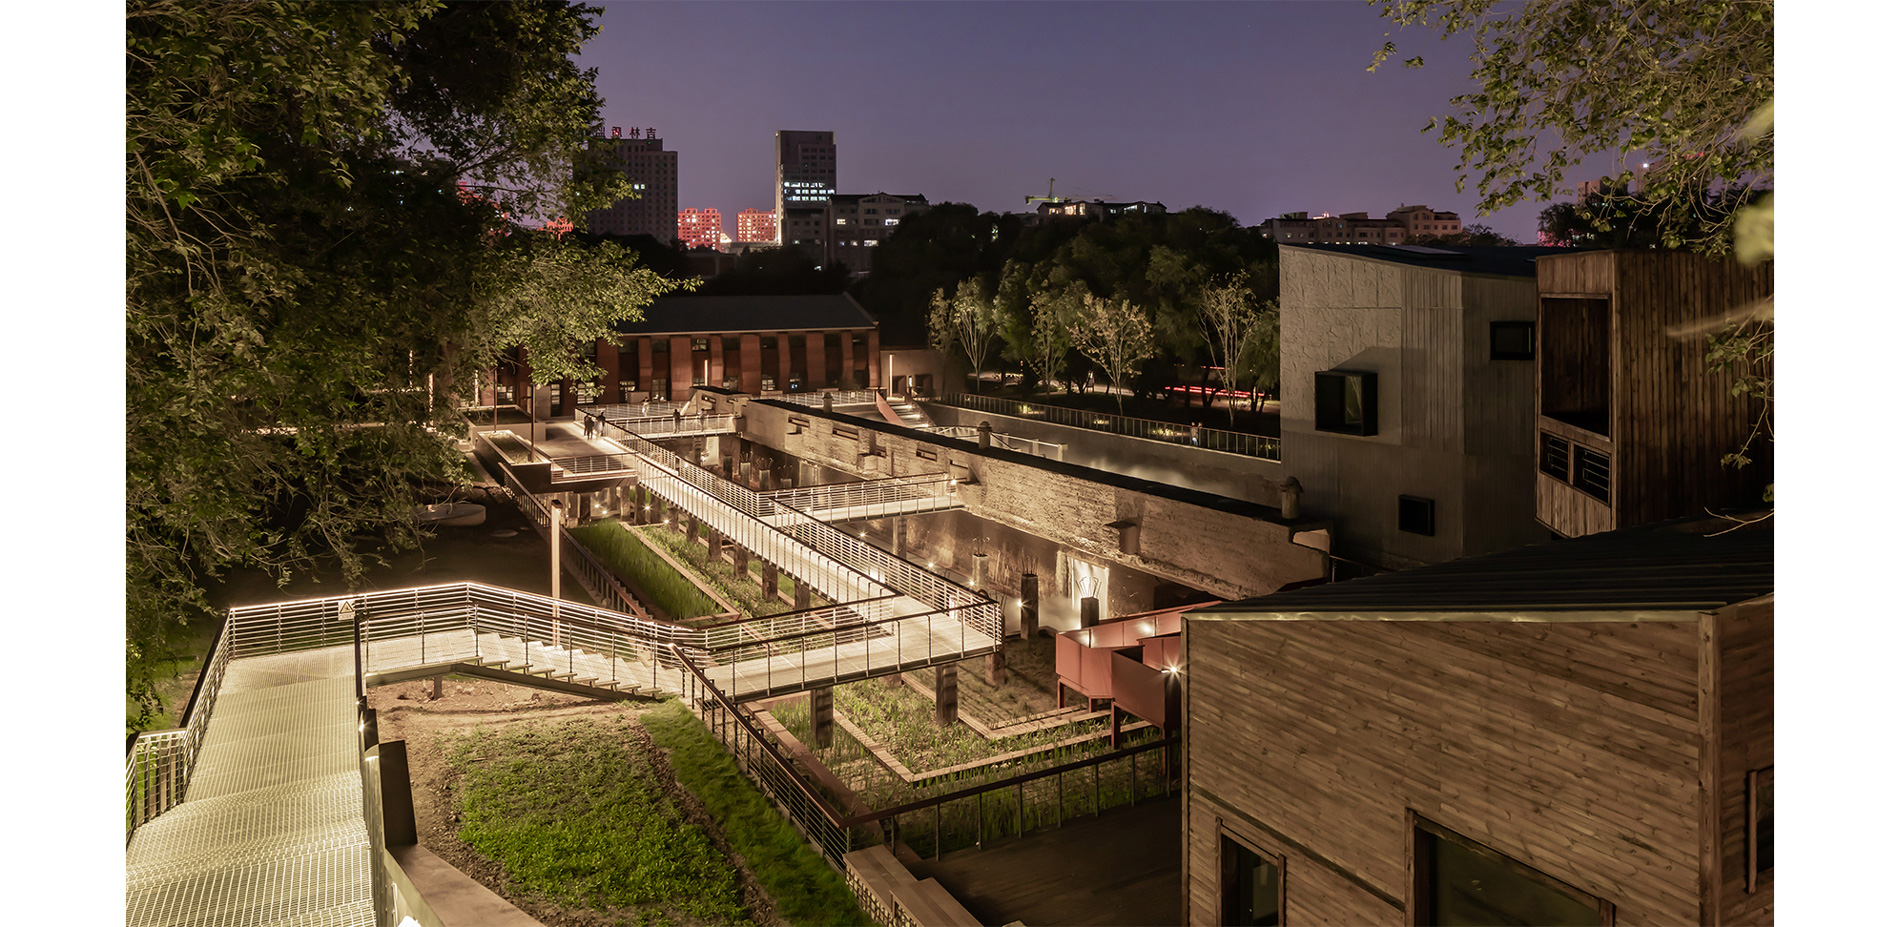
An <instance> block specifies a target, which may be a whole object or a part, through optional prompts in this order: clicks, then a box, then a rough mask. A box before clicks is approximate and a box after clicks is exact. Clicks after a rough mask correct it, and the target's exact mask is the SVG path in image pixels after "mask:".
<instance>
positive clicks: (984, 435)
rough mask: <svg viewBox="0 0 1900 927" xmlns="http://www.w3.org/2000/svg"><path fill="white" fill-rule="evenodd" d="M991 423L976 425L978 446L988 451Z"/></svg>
mask: <svg viewBox="0 0 1900 927" xmlns="http://www.w3.org/2000/svg"><path fill="white" fill-rule="evenodd" d="M991 430H992V429H991V428H990V423H989V422H978V423H976V446H977V447H980V448H985V449H987V448H988V447H989V446H990V432H991Z"/></svg>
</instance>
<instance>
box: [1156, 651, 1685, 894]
mask: <svg viewBox="0 0 1900 927" xmlns="http://www.w3.org/2000/svg"><path fill="white" fill-rule="evenodd" d="M1187 648H1188V649H1187V657H1186V660H1187V678H1188V691H1189V701H1188V702H1187V708H1188V712H1189V717H1188V719H1187V729H1188V730H1189V731H1190V732H1191V733H1190V740H1189V750H1190V755H1189V758H1188V765H1187V771H1188V774H1189V783H1188V785H1189V788H1190V800H1191V801H1193V800H1194V799H1193V797H1192V796H1193V795H1194V794H1195V792H1196V791H1198V792H1202V793H1205V795H1206V796H1208V801H1209V802H1210V803H1211V802H1214V801H1219V802H1223V803H1225V804H1226V805H1228V806H1230V807H1232V808H1234V809H1237V810H1238V811H1240V812H1244V813H1245V814H1246V815H1247V816H1249V817H1251V818H1252V819H1254V820H1256V821H1258V822H1260V823H1261V824H1263V825H1264V826H1265V827H1268V828H1271V829H1272V830H1273V831H1274V832H1276V833H1278V834H1280V835H1282V837H1283V838H1284V839H1283V841H1282V842H1284V843H1287V844H1297V845H1298V846H1299V847H1301V848H1302V853H1301V854H1300V855H1295V854H1292V853H1289V859H1288V864H1287V865H1288V877H1289V879H1290V880H1291V881H1290V886H1298V885H1300V884H1301V883H1300V881H1299V879H1300V878H1301V877H1300V876H1296V874H1295V870H1296V869H1307V868H1311V866H1319V867H1320V868H1325V869H1329V870H1330V871H1332V872H1334V873H1336V874H1338V876H1339V879H1338V880H1332V879H1329V878H1322V877H1319V876H1316V875H1315V876H1307V877H1306V878H1308V881H1307V883H1306V886H1305V888H1304V890H1302V891H1295V890H1294V888H1292V887H1290V888H1289V891H1288V897H1287V905H1288V919H1289V922H1291V923H1395V922H1398V921H1397V918H1395V917H1393V916H1392V915H1391V914H1390V912H1389V911H1388V912H1386V913H1384V914H1379V912H1380V910H1381V908H1389V905H1388V904H1387V903H1386V902H1385V901H1384V900H1382V899H1383V898H1403V897H1405V894H1406V880H1407V860H1406V855H1407V847H1408V842H1407V841H1408V837H1409V835H1408V834H1407V831H1406V810H1407V809H1408V808H1409V809H1414V810H1417V811H1419V812H1420V813H1422V814H1424V815H1426V816H1427V817H1430V818H1431V819H1432V820H1434V821H1437V822H1438V823H1440V824H1442V825H1444V826H1446V827H1449V828H1452V829H1454V830H1457V831H1459V832H1461V833H1464V834H1467V835H1469V836H1471V837H1472V838H1473V839H1476V840H1479V841H1481V842H1483V843H1485V844H1487V845H1489V846H1491V847H1494V848H1495V849H1497V850H1498V851H1500V852H1502V853H1505V854H1508V855H1510V856H1512V857H1513V858H1516V859H1518V860H1520V861H1522V862H1524V863H1526V864H1528V865H1531V866H1534V867H1536V868H1538V869H1540V870H1542V871H1543V872H1546V873H1548V874H1549V875H1551V876H1553V877H1555V878H1559V879H1562V880H1564V881H1566V882H1569V883H1570V884H1573V885H1576V886H1578V887H1579V888H1582V889H1584V890H1586V891H1589V892H1592V893H1594V894H1597V895H1600V896H1603V897H1606V898H1608V899H1610V900H1611V901H1613V902H1614V903H1615V904H1616V906H1617V921H1618V923H1620V924H1627V925H1635V924H1664V923H1666V924H1679V923H1687V922H1691V921H1694V920H1695V919H1696V917H1697V913H1698V879H1697V872H1698V869H1697V858H1698V856H1697V853H1698V837H1699V833H1700V831H1699V830H1698V826H1697V824H1698V821H1697V817H1696V813H1695V808H1696V795H1697V786H1698V774H1699V770H1700V765H1699V760H1700V748H1701V744H1702V740H1701V738H1700V736H1699V734H1698V727H1697V719H1698V714H1697V708H1698V702H1697V697H1696V687H1697V657H1696V654H1697V639H1696V624H1695V622H1693V621H1685V622H1647V623H1642V624H1621V623H1542V622H1458V621H1353V620H1307V621H1293V620H1281V621H1269V620H1234V621H1226V620H1212V619H1190V622H1189V630H1188V634H1187ZM1195 807H1197V808H1198V807H1199V806H1198V805H1196V806H1195ZM1194 839H1195V840H1200V839H1202V835H1201V834H1200V833H1199V832H1198V831H1197V832H1196V834H1195V836H1194ZM1197 846H1200V845H1199V844H1197ZM1201 849H1202V851H1204V850H1205V849H1206V848H1205V847H1204V846H1203V847H1202V848H1201ZM1301 859H1307V860H1308V861H1309V863H1310V865H1308V864H1302V863H1301ZM1320 861H1323V862H1320ZM1189 862H1190V865H1189V869H1188V871H1187V873H1186V874H1185V878H1186V880H1187V882H1186V885H1185V886H1184V888H1185V890H1186V891H1187V892H1189V893H1190V894H1191V895H1196V897H1195V898H1193V899H1191V900H1190V905H1191V906H1199V907H1194V910H1197V911H1205V910H1212V909H1211V908H1207V907H1205V906H1207V905H1211V904H1213V903H1214V899H1213V898H1212V897H1211V896H1209V895H1208V894H1207V893H1208V892H1209V883H1208V881H1207V878H1206V877H1205V876H1204V875H1202V874H1200V873H1199V872H1198V870H1200V869H1202V868H1204V867H1206V866H1209V865H1216V864H1217V862H1218V860H1217V859H1215V858H1214V857H1211V856H1206V855H1200V851H1196V852H1195V853H1191V854H1190V861H1189ZM1216 878H1217V876H1216ZM1341 880H1343V885H1345V886H1346V887H1341V885H1342V881H1341ZM1196 893H1198V894H1196ZM1342 893H1343V894H1344V895H1345V896H1347V897H1343V898H1342V897H1339V896H1340V895H1341V894H1342ZM1375 915H1378V916H1375ZM1192 922H1193V923H1211V922H1212V921H1211V920H1202V919H1201V918H1200V917H1199V916H1198V915H1197V916H1194V917H1193V919H1192Z"/></svg>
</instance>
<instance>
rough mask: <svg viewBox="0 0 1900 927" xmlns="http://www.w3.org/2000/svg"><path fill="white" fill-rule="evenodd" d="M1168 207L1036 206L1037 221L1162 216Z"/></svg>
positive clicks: (1091, 203)
mask: <svg viewBox="0 0 1900 927" xmlns="http://www.w3.org/2000/svg"><path fill="white" fill-rule="evenodd" d="M1167 211H1168V207H1167V206H1164V205H1162V204H1161V203H1150V202H1146V201H1144V200H1134V201H1132V202H1126V203H1108V202H1104V201H1102V200H1062V201H1059V202H1044V203H1037V204H1036V212H1035V216H1036V220H1037V221H1041V220H1044V219H1051V218H1058V219H1060V218H1068V217H1078V218H1089V219H1113V218H1115V217H1117V216H1125V215H1131V214H1132V215H1162V214H1165V213H1166V212H1167Z"/></svg>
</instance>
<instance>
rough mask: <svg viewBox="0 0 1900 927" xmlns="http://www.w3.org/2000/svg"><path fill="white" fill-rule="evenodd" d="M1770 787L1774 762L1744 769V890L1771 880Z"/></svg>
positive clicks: (1772, 786)
mask: <svg viewBox="0 0 1900 927" xmlns="http://www.w3.org/2000/svg"><path fill="white" fill-rule="evenodd" d="M1774 790H1775V767H1774V766H1772V765H1769V766H1764V767H1762V768H1760V769H1751V770H1749V771H1748V860H1747V864H1746V865H1745V866H1744V868H1743V871H1744V873H1745V874H1746V877H1747V883H1748V884H1747V885H1746V886H1744V890H1745V891H1748V892H1755V891H1759V890H1761V888H1762V887H1763V886H1765V885H1768V884H1771V883H1773V882H1774V880H1775V807H1774V795H1775V791H1774ZM1764 795H1766V796H1767V800H1766V801H1764V800H1763V796H1764ZM1764 805H1765V806H1766V808H1765V809H1764V807H1763V806H1764ZM1764 810H1765V811H1766V812H1767V813H1766V814H1764V813H1763V811H1764ZM1764 846H1765V847H1766V852H1764V851H1763V848H1764Z"/></svg>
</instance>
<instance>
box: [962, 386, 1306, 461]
mask: <svg viewBox="0 0 1900 927" xmlns="http://www.w3.org/2000/svg"><path fill="white" fill-rule="evenodd" d="M941 401H942V402H943V403H944V404H946V405H953V406H957V407H960V408H964V409H969V410H971V411H974V412H986V413H989V414H991V415H1008V416H1012V417H1016V418H1034V419H1038V420H1041V421H1046V422H1050V423H1053V424H1057V425H1068V426H1070V427H1072V428H1086V429H1089V430H1090V431H1102V432H1107V433H1109V434H1118V435H1126V436H1128V437H1131V438H1145V439H1147V440H1149V441H1165V442H1167V443H1169V444H1185V445H1191V446H1195V447H1200V448H1204V449H1206V450H1213V451H1225V452H1227V453H1229V454H1245V455H1247V456H1249V457H1259V458H1262V459H1265V460H1279V459H1280V439H1279V438H1275V437H1271V436H1268V435H1254V434H1247V433H1245V432H1239V431H1227V430H1225V429H1221V428H1209V427H1206V426H1204V425H1183V424H1180V423H1179V422H1164V421H1160V420H1159V419H1151V418H1135V417H1132V416H1127V415H1112V414H1109V413H1106V412H1089V411H1087V410H1084V409H1071V408H1069V407H1067V406H1055V405H1048V404H1046V403H1040V402H1027V401H1024V400H1020V399H1006V398H1003V397H1001V396H976V395H971V394H969V393H951V394H949V395H947V396H945V397H944V398H943V399H942V400H941Z"/></svg>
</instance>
